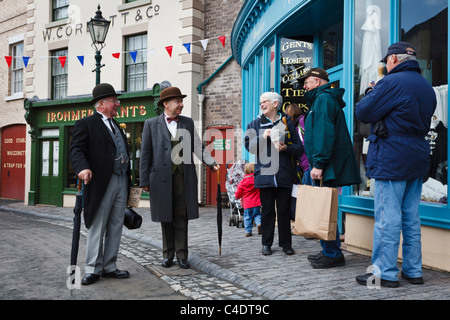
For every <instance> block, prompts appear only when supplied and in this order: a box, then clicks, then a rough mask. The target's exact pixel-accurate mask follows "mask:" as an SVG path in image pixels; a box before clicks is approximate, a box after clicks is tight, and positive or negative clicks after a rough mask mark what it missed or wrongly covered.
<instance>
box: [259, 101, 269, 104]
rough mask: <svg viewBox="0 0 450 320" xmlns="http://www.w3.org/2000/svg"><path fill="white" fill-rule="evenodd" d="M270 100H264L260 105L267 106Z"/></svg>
mask: <svg viewBox="0 0 450 320" xmlns="http://www.w3.org/2000/svg"><path fill="white" fill-rule="evenodd" d="M269 101H270V100H264V101H261V102H260V103H259V105H263V104H265V103H266V102H269Z"/></svg>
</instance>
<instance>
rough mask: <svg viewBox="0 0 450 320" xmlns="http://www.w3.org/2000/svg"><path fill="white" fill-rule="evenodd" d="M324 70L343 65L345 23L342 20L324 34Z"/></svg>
mask: <svg viewBox="0 0 450 320" xmlns="http://www.w3.org/2000/svg"><path fill="white" fill-rule="evenodd" d="M322 37H323V46H322V48H323V52H322V55H323V68H324V69H325V70H328V69H331V68H333V67H336V66H338V65H340V64H342V63H343V57H342V47H343V39H344V38H343V22H342V20H341V21H340V22H339V23H337V24H335V25H334V26H332V27H330V28H328V29H326V30H324V31H323V33H322Z"/></svg>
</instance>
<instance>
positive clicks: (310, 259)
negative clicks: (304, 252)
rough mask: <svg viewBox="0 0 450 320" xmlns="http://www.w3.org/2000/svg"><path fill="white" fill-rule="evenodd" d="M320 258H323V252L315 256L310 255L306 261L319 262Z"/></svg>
mask: <svg viewBox="0 0 450 320" xmlns="http://www.w3.org/2000/svg"><path fill="white" fill-rule="evenodd" d="M322 256H323V252H322V251H320V252H319V253H317V254H311V255H309V256H308V261H309V262H312V261H317V260H320V259H322Z"/></svg>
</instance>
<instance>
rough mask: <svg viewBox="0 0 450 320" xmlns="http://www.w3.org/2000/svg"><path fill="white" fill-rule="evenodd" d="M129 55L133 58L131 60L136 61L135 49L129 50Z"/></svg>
mask: <svg viewBox="0 0 450 320" xmlns="http://www.w3.org/2000/svg"><path fill="white" fill-rule="evenodd" d="M130 56H131V58H132V59H133V62H134V63H136V56H137V51H130Z"/></svg>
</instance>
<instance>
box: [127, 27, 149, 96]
mask: <svg viewBox="0 0 450 320" xmlns="http://www.w3.org/2000/svg"><path fill="white" fill-rule="evenodd" d="M126 46H127V51H128V52H131V51H137V53H136V60H135V61H133V59H132V58H131V55H130V54H127V59H126V72H125V73H126V75H127V91H139V90H144V89H145V88H146V87H147V63H146V62H147V35H146V34H144V35H139V36H133V37H129V38H127V40H126Z"/></svg>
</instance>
